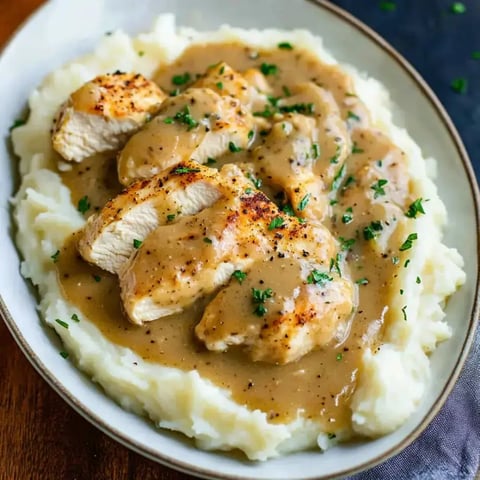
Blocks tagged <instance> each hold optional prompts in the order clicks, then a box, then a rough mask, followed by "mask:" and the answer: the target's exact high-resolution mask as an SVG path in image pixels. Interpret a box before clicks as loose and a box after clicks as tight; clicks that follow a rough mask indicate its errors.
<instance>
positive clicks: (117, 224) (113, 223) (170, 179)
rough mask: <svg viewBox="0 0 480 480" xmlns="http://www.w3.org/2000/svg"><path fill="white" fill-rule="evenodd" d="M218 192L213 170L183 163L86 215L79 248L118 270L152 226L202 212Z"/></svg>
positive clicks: (97, 262)
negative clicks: (92, 213) (99, 209)
mask: <svg viewBox="0 0 480 480" xmlns="http://www.w3.org/2000/svg"><path fill="white" fill-rule="evenodd" d="M222 195H223V193H222V185H221V182H220V177H219V175H218V172H217V171H216V170H213V169H211V168H208V167H204V166H202V165H198V164H193V163H192V162H190V163H182V164H181V165H178V166H177V167H175V168H173V169H171V170H169V171H166V172H164V173H162V174H158V175H156V176H154V177H152V178H150V179H148V180H140V181H138V182H136V183H134V184H132V185H130V187H128V188H127V189H126V190H124V191H123V192H122V193H120V194H119V195H118V196H116V197H115V198H114V199H113V200H111V201H109V202H108V203H107V204H106V205H105V207H104V208H103V209H102V210H101V211H100V212H99V213H98V214H95V215H93V216H91V217H90V218H89V219H88V223H87V224H86V226H85V227H84V229H83V232H82V235H81V237H80V240H79V243H78V249H79V252H80V254H81V255H82V257H83V258H84V259H85V260H87V261H88V262H90V263H94V264H95V265H97V266H99V267H100V268H102V269H104V270H107V271H109V272H112V273H119V272H120V271H121V270H122V268H123V266H124V265H125V263H126V262H127V260H128V259H129V258H130V256H131V255H132V253H133V252H134V251H135V246H138V245H139V244H140V243H141V242H142V241H143V240H144V239H145V238H146V237H147V235H148V234H149V233H150V232H151V231H153V230H154V229H155V228H157V227H158V226H159V225H166V224H169V223H174V222H176V221H178V219H179V218H181V217H182V216H185V215H193V214H195V213H197V212H199V211H201V210H202V209H204V208H206V207H208V206H210V205H212V204H213V203H215V202H216V201H217V200H218V199H219V198H220V197H221V196H222Z"/></svg>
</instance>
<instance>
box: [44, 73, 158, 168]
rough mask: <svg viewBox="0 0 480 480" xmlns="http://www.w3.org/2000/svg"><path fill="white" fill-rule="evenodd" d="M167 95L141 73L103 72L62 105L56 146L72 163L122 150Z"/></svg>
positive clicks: (57, 117) (58, 116)
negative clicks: (97, 154)
mask: <svg viewBox="0 0 480 480" xmlns="http://www.w3.org/2000/svg"><path fill="white" fill-rule="evenodd" d="M165 97H166V95H165V94H164V93H163V92H162V90H160V88H159V87H157V85H155V83H153V82H151V81H150V80H147V79H146V78H145V77H143V76H142V75H140V74H134V73H121V72H116V73H113V74H107V75H100V76H98V77H96V78H94V79H93V80H91V81H90V82H87V83H86V84H85V85H83V86H82V87H81V88H79V89H78V90H76V91H75V92H73V93H72V95H70V97H69V98H68V100H67V101H66V102H65V103H64V104H63V105H62V106H61V107H60V110H59V112H58V114H57V116H56V120H55V124H54V128H53V134H52V144H53V148H54V150H56V151H57V152H58V153H59V154H60V155H61V156H62V157H63V158H64V159H65V160H68V161H72V162H81V161H82V160H84V159H85V158H87V157H90V156H92V155H93V154H95V153H100V152H106V151H110V150H117V149H120V148H121V147H123V146H124V145H125V143H126V141H127V140H128V138H129V137H130V136H131V135H132V134H133V133H135V132H136V131H138V130H139V129H140V128H141V127H142V125H143V124H145V122H147V121H149V120H150V119H151V118H152V116H153V115H155V114H156V113H157V111H158V110H159V109H160V106H161V104H162V102H163V100H164V99H165Z"/></svg>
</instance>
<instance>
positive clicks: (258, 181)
mask: <svg viewBox="0 0 480 480" xmlns="http://www.w3.org/2000/svg"><path fill="white" fill-rule="evenodd" d="M247 178H248V179H249V180H250V181H251V182H252V183H253V184H254V185H255V188H260V187H261V186H262V179H261V178H255V177H254V176H253V175H252V174H251V173H247Z"/></svg>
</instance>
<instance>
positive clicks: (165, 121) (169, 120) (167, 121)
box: [163, 117, 173, 125]
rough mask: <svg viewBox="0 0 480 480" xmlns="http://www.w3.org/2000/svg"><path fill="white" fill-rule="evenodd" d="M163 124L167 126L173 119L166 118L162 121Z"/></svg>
mask: <svg viewBox="0 0 480 480" xmlns="http://www.w3.org/2000/svg"><path fill="white" fill-rule="evenodd" d="M163 123H166V124H167V125H170V124H172V123H173V117H166V118H165V119H164V120H163Z"/></svg>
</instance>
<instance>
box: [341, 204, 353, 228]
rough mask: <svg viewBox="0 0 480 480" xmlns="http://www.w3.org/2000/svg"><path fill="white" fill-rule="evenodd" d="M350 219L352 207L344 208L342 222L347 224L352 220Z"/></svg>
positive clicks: (351, 217)
mask: <svg viewBox="0 0 480 480" xmlns="http://www.w3.org/2000/svg"><path fill="white" fill-rule="evenodd" d="M352 220H353V208H352V207H348V208H347V209H346V210H345V213H344V214H343V215H342V223H344V224H345V225H348V224H349V223H350V222H352Z"/></svg>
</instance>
